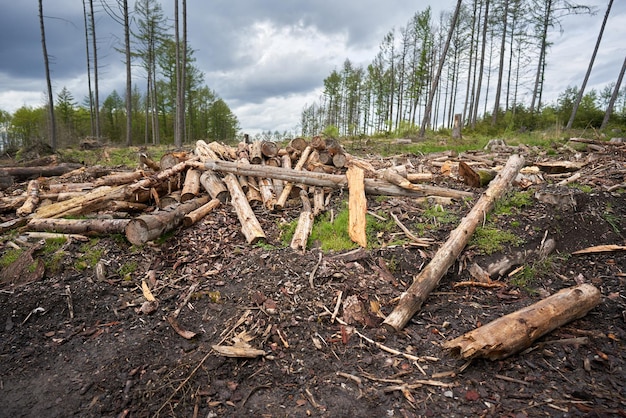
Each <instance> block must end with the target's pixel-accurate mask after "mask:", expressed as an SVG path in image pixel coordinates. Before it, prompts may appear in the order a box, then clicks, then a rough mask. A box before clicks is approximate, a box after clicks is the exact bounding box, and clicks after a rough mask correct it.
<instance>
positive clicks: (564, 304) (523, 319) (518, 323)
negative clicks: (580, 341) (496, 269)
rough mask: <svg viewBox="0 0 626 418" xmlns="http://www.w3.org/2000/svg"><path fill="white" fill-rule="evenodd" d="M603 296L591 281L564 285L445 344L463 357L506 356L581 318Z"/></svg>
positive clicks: (493, 358) (501, 357) (491, 358)
mask: <svg viewBox="0 0 626 418" xmlns="http://www.w3.org/2000/svg"><path fill="white" fill-rule="evenodd" d="M600 296H601V295H600V291H599V290H598V289H597V288H595V287H594V286H592V285H590V284H581V285H578V286H574V287H570V288H567V289H563V290H561V291H559V292H557V293H555V294H554V295H552V296H550V297H548V298H546V299H543V300H541V301H539V302H537V303H535V304H533V305H530V306H528V307H526V308H523V309H520V310H519V311H516V312H513V313H510V314H508V315H506V316H503V317H501V318H498V319H496V320H495V321H492V322H490V323H488V324H487V325H483V326H482V327H480V328H476V329H475V330H473V331H470V332H468V333H466V334H464V335H462V336H460V337H458V338H455V339H453V340H450V341H446V342H445V343H444V345H443V347H444V348H446V349H448V350H451V351H452V353H453V354H454V355H456V356H459V357H462V358H464V359H470V358H475V357H483V358H487V359H489V360H499V359H503V358H506V357H508V356H510V355H512V354H515V353H517V352H519V351H521V350H524V349H525V348H528V347H529V346H530V345H531V344H532V342H533V341H535V340H536V339H537V338H539V337H541V336H542V335H545V334H547V333H548V332H550V331H552V330H554V329H556V328H558V327H560V326H562V325H564V324H566V323H568V322H570V321H573V320H575V319H578V318H582V317H583V316H585V315H586V314H587V312H589V311H590V310H591V309H593V308H594V307H595V306H597V305H598V304H599V303H600V300H601V297H600Z"/></svg>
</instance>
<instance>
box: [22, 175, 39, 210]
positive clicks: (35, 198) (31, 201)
mask: <svg viewBox="0 0 626 418" xmlns="http://www.w3.org/2000/svg"><path fill="white" fill-rule="evenodd" d="M38 204H39V181H37V180H31V181H29V182H28V187H27V188H26V201H25V202H24V204H23V205H22V206H20V207H19V208H18V209H17V211H16V214H17V216H27V215H30V214H31V213H33V212H34V211H35V208H36V207H37V205H38Z"/></svg>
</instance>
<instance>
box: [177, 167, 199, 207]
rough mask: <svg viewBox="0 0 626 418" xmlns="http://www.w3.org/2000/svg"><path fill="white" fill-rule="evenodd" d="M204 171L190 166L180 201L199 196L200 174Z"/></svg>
mask: <svg viewBox="0 0 626 418" xmlns="http://www.w3.org/2000/svg"><path fill="white" fill-rule="evenodd" d="M201 175H202V173H201V172H200V171H199V170H196V169H194V168H190V169H189V170H187V172H186V174H185V182H184V183H183V190H182V193H181V195H180V201H181V202H186V201H188V200H191V199H193V198H194V197H196V196H198V193H200V176H201Z"/></svg>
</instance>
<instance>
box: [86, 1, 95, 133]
mask: <svg viewBox="0 0 626 418" xmlns="http://www.w3.org/2000/svg"><path fill="white" fill-rule="evenodd" d="M83 20H84V23H85V51H86V55H87V89H88V93H89V96H88V97H89V121H90V122H91V136H95V135H96V119H95V115H94V112H93V89H92V88H91V55H90V54H89V23H88V21H87V6H86V4H85V0H83Z"/></svg>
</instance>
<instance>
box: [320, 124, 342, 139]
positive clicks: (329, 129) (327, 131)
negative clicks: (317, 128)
mask: <svg viewBox="0 0 626 418" xmlns="http://www.w3.org/2000/svg"><path fill="white" fill-rule="evenodd" d="M322 133H323V134H324V135H325V136H328V137H331V138H338V137H339V128H337V127H336V126H335V125H328V126H326V128H324V132H322Z"/></svg>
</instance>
